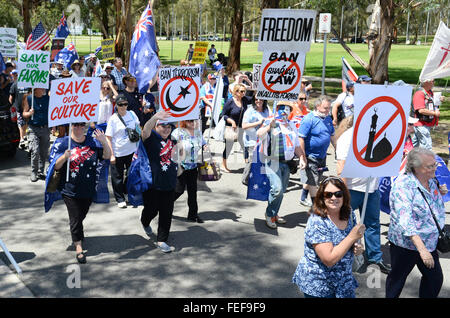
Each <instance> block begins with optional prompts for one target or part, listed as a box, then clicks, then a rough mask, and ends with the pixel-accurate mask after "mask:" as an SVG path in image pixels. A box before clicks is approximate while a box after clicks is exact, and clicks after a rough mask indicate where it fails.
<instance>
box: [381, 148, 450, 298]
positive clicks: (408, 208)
mask: <svg viewBox="0 0 450 318" xmlns="http://www.w3.org/2000/svg"><path fill="white" fill-rule="evenodd" d="M437 166H438V163H437V162H436V159H435V154H434V153H433V152H432V151H431V150H428V149H425V148H414V149H412V150H411V151H410V152H409V153H408V157H407V164H406V173H405V174H403V175H400V176H399V177H398V178H397V179H396V180H395V181H394V184H393V186H392V190H391V193H390V197H389V204H390V207H391V213H390V224H389V232H388V239H389V242H390V254H391V265H392V270H391V272H390V273H389V275H388V276H387V279H386V297H387V298H397V297H399V296H400V293H401V292H402V289H403V286H404V285H405V282H406V279H407V277H408V275H409V273H410V272H411V271H412V269H413V268H414V267H415V266H417V268H418V269H419V271H420V273H421V274H422V279H421V281H420V287H419V297H421V298H436V297H437V296H438V295H439V291H440V290H441V287H442V283H443V274H442V268H441V264H440V263H439V255H438V252H437V250H436V245H437V241H438V237H439V232H438V228H437V225H436V222H435V220H434V219H433V214H434V216H435V217H436V220H437V222H438V224H439V227H440V228H441V229H442V228H443V227H444V224H445V207H444V201H443V199H442V195H443V194H445V193H446V189H445V188H440V187H439V185H438V184H437V182H436V179H435V172H436V168H437Z"/></svg>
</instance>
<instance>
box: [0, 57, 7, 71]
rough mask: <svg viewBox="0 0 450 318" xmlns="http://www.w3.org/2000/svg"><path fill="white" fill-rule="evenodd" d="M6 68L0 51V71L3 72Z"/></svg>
mask: <svg viewBox="0 0 450 318" xmlns="http://www.w3.org/2000/svg"><path fill="white" fill-rule="evenodd" d="M4 70H6V64H5V61H4V60H3V55H2V53H1V52H0V73H3V71H4Z"/></svg>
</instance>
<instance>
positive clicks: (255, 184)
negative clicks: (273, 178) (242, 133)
mask: <svg viewBox="0 0 450 318" xmlns="http://www.w3.org/2000/svg"><path fill="white" fill-rule="evenodd" d="M261 147H262V144H261V143H258V144H257V146H256V147H255V150H254V151H253V159H252V163H251V166H250V174H249V178H248V188H247V200H248V199H253V200H258V201H267V200H268V199H269V191H270V181H269V178H268V177H267V174H266V172H265V164H264V162H262V161H261V158H260V152H261V150H262V148H261Z"/></svg>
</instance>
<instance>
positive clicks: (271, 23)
mask: <svg viewBox="0 0 450 318" xmlns="http://www.w3.org/2000/svg"><path fill="white" fill-rule="evenodd" d="M316 14H317V12H316V11H315V10H292V9H264V10H263V11H262V16H261V26H260V30H259V41H258V51H267V50H280V51H292V50H296V51H301V52H309V49H310V47H311V40H312V38H313V36H314V27H315V19H316Z"/></svg>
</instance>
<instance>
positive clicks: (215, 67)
mask: <svg viewBox="0 0 450 318" xmlns="http://www.w3.org/2000/svg"><path fill="white" fill-rule="evenodd" d="M213 68H214V70H216V71H220V70H221V69H223V65H222V63H220V62H219V61H215V62H214V64H213Z"/></svg>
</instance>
